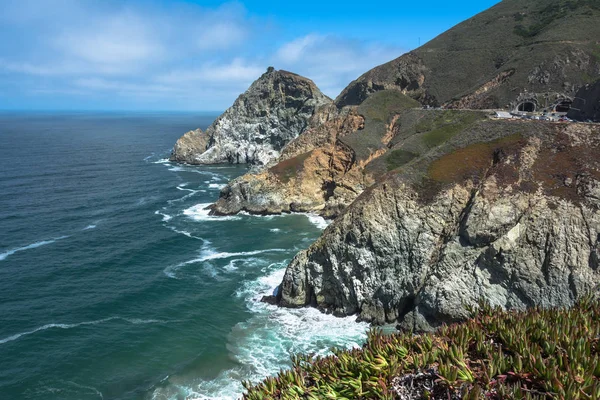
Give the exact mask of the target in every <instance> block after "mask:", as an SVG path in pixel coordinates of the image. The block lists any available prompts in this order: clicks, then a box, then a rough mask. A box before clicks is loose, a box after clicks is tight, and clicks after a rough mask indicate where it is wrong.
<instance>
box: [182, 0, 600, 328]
mask: <svg viewBox="0 0 600 400" xmlns="http://www.w3.org/2000/svg"><path fill="white" fill-rule="evenodd" d="M599 20H600V6H598V5H596V3H594V2H590V1H587V0H527V1H517V0H504V1H502V2H501V3H499V4H497V5H496V6H494V7H492V8H490V9H489V10H487V11H485V12H483V13H481V14H479V15H476V16H475V17H473V18H471V19H469V20H467V21H465V22H463V23H461V24H459V25H457V26H456V27H454V28H452V29H450V30H449V31H447V32H445V33H443V34H442V35H440V36H438V37H437V38H435V39H434V40H432V41H431V42H429V43H427V44H426V45H424V46H422V47H420V48H418V49H416V50H414V51H411V52H410V53H407V54H405V55H403V56H401V57H399V58H397V59H395V60H393V61H391V62H389V63H387V64H384V65H382V66H379V67H376V68H374V69H373V70H371V71H368V72H367V73H365V74H364V75H362V76H361V77H359V78H358V79H357V80H355V81H353V82H352V83H350V85H349V86H348V87H347V88H346V89H344V91H343V92H342V93H341V94H340V95H339V96H338V97H337V99H336V100H335V102H332V101H330V100H329V99H328V98H326V97H325V96H324V95H322V94H320V92H319V90H318V89H317V88H316V86H314V84H313V83H312V82H311V81H309V80H307V79H305V78H301V77H298V76H297V75H294V74H291V73H287V72H283V71H275V70H273V69H269V71H267V73H266V74H265V75H263V76H262V77H261V78H260V79H259V80H258V81H256V82H255V83H254V84H253V85H252V86H251V88H250V89H249V90H248V92H246V93H245V94H243V95H242V96H240V98H238V100H236V102H235V104H234V105H233V106H232V108H230V109H229V110H227V111H226V112H225V114H223V115H222V116H221V117H219V118H218V119H217V120H216V121H215V123H214V124H213V125H212V126H211V127H210V128H209V129H208V130H207V131H206V132H204V133H203V132H198V131H192V132H188V133H187V134H186V135H184V136H183V137H182V138H181V139H180V140H179V141H178V143H177V145H176V147H175V150H174V153H173V158H172V159H173V160H176V161H182V162H188V163H192V164H202V163H216V162H231V163H237V162H240V163H241V162H247V163H251V164H259V165H260V167H259V168H254V169H253V170H252V171H251V172H250V173H248V174H246V175H244V176H242V177H239V178H237V179H235V180H233V181H232V182H230V183H229V185H227V187H225V188H224V189H223V190H222V191H221V193H220V198H219V200H218V201H217V202H216V203H215V204H214V205H213V206H212V211H211V213H213V214H235V213H238V212H240V211H245V212H249V213H254V214H278V213H287V212H314V213H318V214H320V215H322V216H324V217H327V218H335V221H334V222H333V223H332V224H331V225H330V226H329V227H328V228H327V229H326V231H325V232H324V234H323V235H322V237H321V238H320V239H319V240H318V241H317V242H316V243H315V244H313V245H312V246H311V247H310V248H309V249H308V250H306V251H303V252H301V253H299V254H298V255H297V256H296V257H295V258H294V260H293V261H292V262H291V263H290V265H289V266H288V268H287V271H286V274H285V277H284V280H283V282H282V285H281V287H280V289H279V291H278V293H277V296H276V297H275V298H271V299H270V301H273V302H277V303H278V304H280V305H282V306H286V307H303V306H314V307H319V308H320V309H322V310H323V311H327V312H333V313H335V314H336V315H340V316H342V315H352V314H357V315H359V316H360V318H361V319H363V320H367V321H371V322H373V323H378V324H383V323H391V322H394V323H398V324H399V326H400V327H401V328H404V329H410V330H431V329H433V328H436V327H438V326H439V325H441V324H442V323H445V322H454V321H459V320H461V319H464V318H465V317H466V316H467V314H466V311H465V310H466V308H465V307H466V306H470V305H474V304H476V303H477V302H478V301H480V300H482V299H483V300H486V301H487V302H489V303H491V304H492V305H498V306H501V307H503V308H508V309H523V308H526V307H530V306H534V305H540V306H544V307H550V306H565V305H570V304H573V303H574V302H575V301H576V300H577V299H578V298H580V297H581V296H582V295H583V294H584V293H587V292H588V291H589V290H591V289H592V288H593V287H595V285H597V284H598V283H600V273H599V272H598V266H599V260H600V212H599V207H600V164H599V160H598V159H597V154H598V150H600V149H599V146H600V128H599V127H598V126H596V125H590V124H578V123H572V124H560V123H551V122H542V121H526V120H519V121H514V120H497V119H494V118H491V113H490V112H486V111H482V110H483V109H487V108H508V109H511V110H514V109H519V107H521V106H523V107H524V105H525V104H526V103H527V107H530V106H531V107H534V108H537V107H548V104H547V103H548V101H549V99H552V101H561V102H562V101H563V100H564V102H565V104H571V102H572V100H573V99H575V97H576V93H577V92H578V90H581V91H580V92H579V93H584V94H585V96H588V97H590V98H592V97H593V98H596V97H597V96H596V92H597V90H596V89H597V85H596V86H586V85H587V84H589V83H590V82H595V81H597V77H598V76H600V57H599V56H598V54H599V51H600V45H599V44H598V42H597V41H596V40H595V39H593V38H596V37H600V24H598V23H597V22H598V21H599ZM275 88H276V89H275ZM581 88H583V89H581ZM424 106H425V107H424ZM429 106H436V108H429ZM437 106H442V107H441V108H437ZM591 107H592V108H590V109H589V110H588V111H586V112H587V113H593V112H595V111H596V109H595V108H593V107H595V106H594V105H591ZM204 150H206V151H204Z"/></svg>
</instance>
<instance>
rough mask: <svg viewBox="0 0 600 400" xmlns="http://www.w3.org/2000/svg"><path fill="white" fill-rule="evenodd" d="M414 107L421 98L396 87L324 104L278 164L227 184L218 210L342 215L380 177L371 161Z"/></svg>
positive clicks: (222, 212)
mask: <svg viewBox="0 0 600 400" xmlns="http://www.w3.org/2000/svg"><path fill="white" fill-rule="evenodd" d="M415 106H418V103H417V102H415V101H413V100H411V99H408V98H407V97H405V96H404V95H402V94H400V93H398V92H396V91H392V92H381V93H379V94H378V95H376V96H373V97H372V98H371V99H369V100H368V101H367V102H365V104H363V105H361V106H359V107H346V108H344V109H342V110H338V109H337V108H336V107H335V105H333V104H330V105H328V106H323V107H321V108H320V109H319V110H318V111H317V112H316V113H315V115H314V116H313V118H312V119H311V121H310V124H309V127H308V128H307V129H306V130H305V131H304V132H303V133H302V135H300V136H299V137H298V138H296V139H294V140H293V141H291V142H290V143H289V144H288V145H287V146H286V147H285V148H284V149H283V151H282V153H281V156H280V157H279V158H278V159H277V163H276V164H275V165H273V166H271V167H270V168H268V169H264V170H262V171H260V172H258V173H251V174H247V175H244V176H242V177H240V178H238V179H236V180H234V181H232V182H231V183H230V184H229V185H228V186H227V187H226V188H225V189H223V190H222V191H221V195H220V198H219V200H218V201H217V202H216V203H215V205H214V206H213V213H215V214H235V213H237V212H239V211H247V212H250V213H255V214H278V213H282V212H291V211H295V212H308V211H310V212H318V213H319V214H321V215H323V216H325V217H330V218H333V217H335V216H337V215H338V214H339V212H340V211H341V210H343V209H344V208H345V207H346V206H347V205H348V204H350V203H351V202H352V201H353V200H354V199H355V198H356V197H357V196H358V195H359V194H360V193H361V192H362V191H363V190H364V189H365V188H366V187H368V186H370V185H372V184H373V183H374V182H375V180H376V178H377V176H378V175H379V171H367V170H366V166H367V165H368V164H369V163H370V162H372V161H373V160H375V159H377V158H379V157H381V156H382V155H383V154H385V153H386V151H387V150H388V144H389V143H390V141H391V140H392V138H393V137H394V136H395V134H396V132H397V129H396V128H397V125H398V119H397V118H396V115H397V113H398V112H400V111H402V110H405V109H406V108H408V107H415Z"/></svg>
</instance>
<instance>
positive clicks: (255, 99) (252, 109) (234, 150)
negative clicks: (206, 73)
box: [171, 67, 331, 165]
mask: <svg viewBox="0 0 600 400" xmlns="http://www.w3.org/2000/svg"><path fill="white" fill-rule="evenodd" d="M328 103H331V99H329V98H328V97H327V96H325V95H324V94H323V93H321V91H320V90H319V89H318V88H317V86H316V85H315V84H314V83H313V82H312V81H311V80H309V79H307V78H304V77H301V76H299V75H296V74H293V73H291V72H287V71H277V70H275V69H273V68H272V67H270V68H269V69H268V70H267V72H266V73H265V74H263V75H262V76H261V77H260V78H259V79H258V80H256V81H255V82H254V83H253V84H252V85H251V86H250V88H249V89H248V90H247V91H246V92H245V93H243V94H242V95H240V96H239V97H238V98H237V100H236V101H235V102H234V103H233V105H232V106H231V107H230V108H229V109H227V111H225V112H224V113H223V114H222V115H221V116H220V117H218V118H217V119H216V120H215V122H213V124H212V125H211V126H210V127H209V128H208V129H207V130H206V132H204V133H195V134H194V135H190V134H186V135H184V136H183V137H182V138H181V139H179V140H178V141H177V143H176V144H175V147H174V149H173V154H172V155H171V160H172V161H177V162H184V163H188V164H217V163H226V162H229V163H247V164H259V165H264V164H267V163H268V162H269V161H271V160H274V159H276V158H277V157H278V156H279V153H280V151H281V149H283V147H284V146H285V145H286V144H287V143H288V142H290V141H291V140H292V139H294V138H296V137H297V136H298V135H299V134H300V133H301V132H302V131H303V130H304V129H305V128H306V127H307V125H308V122H309V120H310V118H311V117H312V115H313V114H314V112H315V109H316V108H317V107H319V106H321V105H324V104H328ZM194 132H197V131H194Z"/></svg>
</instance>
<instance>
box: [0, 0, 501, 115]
mask: <svg viewBox="0 0 600 400" xmlns="http://www.w3.org/2000/svg"><path fill="white" fill-rule="evenodd" d="M497 2H498V1H497V0H491V1H489V0H479V1H461V2H449V1H427V2H425V1H423V2H403V1H395V2H386V1H376V0H371V1H361V2H352V1H343V2H342V1H325V0H321V1H315V0H305V1H298V2H289V1H231V2H222V1H214V0H210V1H198V0H197V1H191V0H190V1H167V0H153V1H150V0H146V1H136V0H127V1H125V0H120V1H116V0H79V1H75V0H2V1H0V109H5V110H6V109H12V110H14V109H17V110H182V111H185V110H193V111H201V110H224V109H225V108H227V107H228V106H229V105H231V103H232V102H233V101H234V100H235V98H236V97H237V96H238V95H239V94H240V93H241V92H243V91H244V90H245V89H246V88H247V87H248V86H249V85H250V83H252V81H254V80H255V79H256V78H258V77H259V76H260V75H261V74H262V73H263V72H264V71H265V70H266V68H267V67H268V66H270V65H272V66H274V67H275V68H277V69H286V70H289V71H292V72H296V73H299V74H301V75H304V76H307V77H309V78H311V79H312V80H313V81H315V83H316V84H317V85H318V86H319V87H320V88H321V90H322V91H323V92H324V93H325V94H327V95H329V96H331V97H335V96H336V95H337V94H338V93H339V92H340V91H341V90H342V89H343V88H344V87H345V86H346V85H347V84H348V83H349V82H350V81H352V80H353V79H355V78H357V77H358V76H360V75H361V74H362V73H364V72H366V71H367V70H369V69H370V68H372V67H374V66H376V65H379V64H382V63H384V62H387V61H389V60H392V59H394V58H396V57H398V56H400V55H401V54H403V53H405V52H407V51H410V50H411V49H413V48H415V47H417V46H418V44H419V40H420V41H421V43H425V42H426V41H428V40H430V39H432V38H434V37H435V36H437V35H438V34H440V33H442V32H443V31H445V30H447V29H448V28H450V27H452V26H453V25H455V24H456V23H458V22H460V21H462V20H464V19H466V18H468V17H470V16H472V15H474V14H476V13H478V12H480V11H483V10H484V9H486V8H488V7H490V6H492V5H494V4H496V3H497ZM407 3H409V4H407Z"/></svg>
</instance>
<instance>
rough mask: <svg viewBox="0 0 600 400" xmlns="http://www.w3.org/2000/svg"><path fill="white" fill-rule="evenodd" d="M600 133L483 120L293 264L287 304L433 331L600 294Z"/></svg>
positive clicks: (401, 171)
mask: <svg viewBox="0 0 600 400" xmlns="http://www.w3.org/2000/svg"><path fill="white" fill-rule="evenodd" d="M599 146H600V128H599V127H596V126H590V125H584V124H570V125H561V124H552V123H547V124H537V123H531V122H517V121H511V122H505V121H493V120H482V121H478V122H475V123H473V124H472V125H471V126H470V127H468V128H467V129H465V130H464V131H463V132H461V133H460V134H458V135H456V136H455V137H454V138H452V139H450V140H448V141H447V142H446V143H444V144H443V145H441V146H440V147H437V148H435V149H432V150H431V151H429V152H427V153H425V154H423V155H421V156H419V157H417V158H415V159H413V160H412V161H410V162H408V163H406V164H405V165H403V166H401V167H400V168H398V169H396V170H394V171H393V172H391V173H389V174H388V175H387V176H386V178H385V179H384V180H382V181H380V182H378V183H377V184H375V185H374V186H372V187H371V188H369V189H367V190H366V191H365V192H364V193H363V194H362V195H361V196H359V198H358V199H357V200H356V201H355V202H354V203H352V205H350V206H349V207H348V208H347V209H346V210H345V211H344V212H342V214H341V215H340V216H339V217H338V218H337V219H336V220H335V221H334V223H333V224H332V225H330V226H329V227H328V228H327V229H326V231H325V233H324V234H323V236H322V237H321V238H320V239H319V240H318V241H317V242H316V243H315V244H313V245H312V246H311V247H310V248H309V249H308V250H306V251H304V252H301V253H300V254H298V255H297V256H296V257H295V259H294V260H293V261H292V262H291V264H290V265H289V266H288V269H287V271H286V274H285V277H284V280H283V283H282V285H281V288H280V291H279V294H278V299H279V302H280V304H281V305H284V306H290V307H298V306H306V305H310V306H315V307H319V308H321V309H323V310H325V311H329V312H333V313H335V314H337V315H351V314H358V315H359V316H360V317H361V318H362V319H364V320H368V321H372V322H375V323H389V322H399V323H400V326H401V327H402V328H406V329H415V330H429V329H432V328H435V327H437V326H439V325H440V324H442V323H447V322H454V321H458V320H461V319H464V318H465V317H466V316H467V314H466V308H465V307H466V306H474V305H476V304H477V302H478V301H480V300H482V299H483V300H486V301H488V302H489V303H490V304H492V305H498V306H502V307H504V308H509V309H523V308H525V307H528V306H533V305H542V306H546V307H549V306H564V305H570V304H572V303H573V302H574V301H575V300H576V299H577V298H579V296H580V295H582V294H584V293H587V292H588V291H589V290H591V289H592V288H593V287H594V286H595V285H596V284H598V283H599V282H600V271H598V265H599V260H600V258H599V257H600V236H599V235H600V212H599V207H600V161H599V160H598V158H597V156H596V155H597V154H598V151H599V150H600V147H599Z"/></svg>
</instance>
